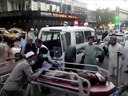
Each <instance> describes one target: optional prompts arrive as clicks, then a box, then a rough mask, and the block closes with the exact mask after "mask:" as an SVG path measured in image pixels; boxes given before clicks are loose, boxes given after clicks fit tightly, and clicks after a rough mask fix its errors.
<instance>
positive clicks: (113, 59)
mask: <svg viewBox="0 0 128 96" xmlns="http://www.w3.org/2000/svg"><path fill="white" fill-rule="evenodd" d="M117 52H120V53H121V55H120V56H119V76H118V77H119V79H118V80H119V82H118V84H120V75H121V68H122V64H123V61H124V59H125V53H124V48H123V46H122V45H120V44H119V43H117V38H116V37H115V36H112V37H110V45H109V72H110V76H111V77H115V76H117V59H118V58H117Z"/></svg>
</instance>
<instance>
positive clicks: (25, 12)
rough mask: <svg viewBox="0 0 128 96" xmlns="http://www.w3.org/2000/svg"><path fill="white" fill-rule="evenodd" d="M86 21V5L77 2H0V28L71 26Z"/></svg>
mask: <svg viewBox="0 0 128 96" xmlns="http://www.w3.org/2000/svg"><path fill="white" fill-rule="evenodd" d="M86 19H87V4H86V3H83V2H78V1H77V0H76V1H75V0H0V26H1V27H5V28H11V27H20V28H24V29H30V28H38V29H40V28H41V27H44V26H46V25H49V26H60V25H62V24H63V22H64V21H68V22H69V25H73V23H74V21H75V20H78V22H79V24H81V23H84V22H85V20H86Z"/></svg>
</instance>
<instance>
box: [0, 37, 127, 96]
mask: <svg viewBox="0 0 128 96" xmlns="http://www.w3.org/2000/svg"><path fill="white" fill-rule="evenodd" d="M0 40H1V39H0ZM25 40H26V37H25V35H23V38H22V40H21V49H22V50H21V54H22V55H23V56H24V57H25V59H24V60H23V61H22V62H20V63H19V64H17V65H16V67H15V68H14V69H13V71H12V73H11V74H10V76H9V78H8V79H7V81H6V82H5V84H4V87H3V89H4V90H3V94H2V96H18V95H19V96H23V94H22V93H24V92H23V90H22V89H21V86H22V84H23V83H24V82H25V81H27V78H29V80H30V81H31V80H36V79H37V78H38V76H39V75H40V74H41V73H42V72H44V70H45V69H44V68H43V67H42V64H43V62H45V61H46V62H48V64H51V65H54V66H58V65H60V63H58V62H53V61H52V60H51V58H50V53H49V50H48V48H47V47H46V46H45V45H43V44H42V41H41V40H40V39H36V40H35V44H34V43H33V40H32V38H28V41H27V43H25ZM3 45H4V44H3ZM3 45H2V44H0V46H3ZM13 46H14V42H13V41H11V40H10V41H9V42H8V47H5V46H3V50H4V49H5V55H4V56H6V57H8V55H7V52H6V51H8V52H10V51H9V50H10V48H12V47H13ZM83 50H84V51H85V52H84V53H85V59H84V63H86V64H94V65H97V64H98V63H97V61H96V58H97V57H98V56H100V55H101V51H102V49H101V48H100V47H98V46H96V45H94V44H93V37H89V38H88V44H87V45H86V46H85V47H83ZM108 50H109V68H108V70H109V72H110V76H111V77H114V76H117V74H116V70H117V59H118V58H117V54H118V53H117V52H119V53H120V56H119V71H120V72H121V67H122V65H123V63H124V62H123V61H124V60H125V55H126V54H125V53H126V52H125V50H124V48H123V46H121V45H120V44H119V43H118V42H117V38H116V37H115V36H112V37H110V45H109V48H108ZM0 52H3V51H2V50H0ZM10 54H11V53H9V55H10ZM0 57H2V56H1V55H0ZM5 59H6V60H7V61H11V62H13V60H15V59H17V58H15V57H12V56H10V57H8V58H5ZM0 61H1V60H0ZM85 69H86V68H85ZM120 72H119V73H120ZM119 79H120V76H119ZM29 85H31V83H30V84H29ZM127 85H128V84H126V85H124V87H125V89H126V88H128V87H127ZM34 87H35V86H34ZM34 87H33V88H34ZM35 90H36V89H35ZM120 90H122V89H120ZM123 91H124V90H123ZM121 92H122V91H121ZM121 92H116V93H115V95H117V96H119V94H121ZM26 94H28V93H26ZM32 94H33V95H32V96H34V92H33V93H32ZM26 96H27V95H26Z"/></svg>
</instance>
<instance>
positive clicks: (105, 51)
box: [103, 47, 108, 55]
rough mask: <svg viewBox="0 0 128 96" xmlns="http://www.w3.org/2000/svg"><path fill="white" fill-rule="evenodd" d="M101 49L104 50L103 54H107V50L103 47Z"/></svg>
mask: <svg viewBox="0 0 128 96" xmlns="http://www.w3.org/2000/svg"><path fill="white" fill-rule="evenodd" d="M103 50H104V53H105V55H107V54H108V50H107V49H106V48H105V47H103Z"/></svg>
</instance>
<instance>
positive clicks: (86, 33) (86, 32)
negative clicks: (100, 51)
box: [84, 31, 91, 41]
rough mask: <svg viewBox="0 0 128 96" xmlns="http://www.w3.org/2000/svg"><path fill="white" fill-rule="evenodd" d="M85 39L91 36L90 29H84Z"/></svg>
mask: <svg viewBox="0 0 128 96" xmlns="http://www.w3.org/2000/svg"><path fill="white" fill-rule="evenodd" d="M84 36H85V40H86V41H88V37H89V36H91V31H84Z"/></svg>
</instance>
